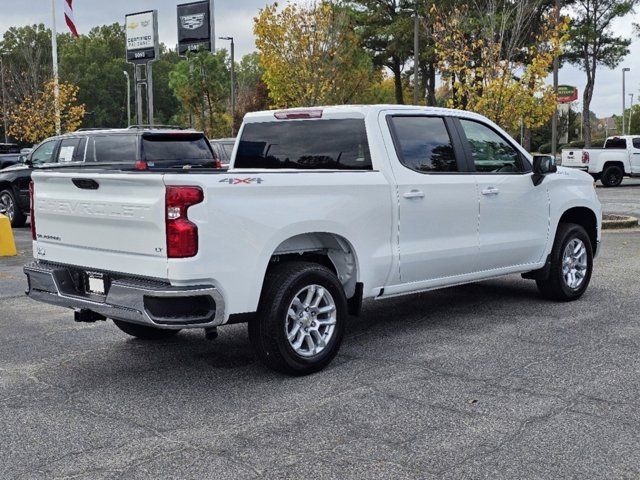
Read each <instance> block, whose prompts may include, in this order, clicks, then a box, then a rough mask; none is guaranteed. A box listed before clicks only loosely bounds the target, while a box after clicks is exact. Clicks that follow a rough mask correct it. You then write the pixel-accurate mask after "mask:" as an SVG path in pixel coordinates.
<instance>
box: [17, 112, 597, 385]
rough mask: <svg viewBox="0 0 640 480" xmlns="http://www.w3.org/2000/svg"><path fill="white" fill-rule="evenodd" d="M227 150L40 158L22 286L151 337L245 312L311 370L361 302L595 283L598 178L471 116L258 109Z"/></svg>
mask: <svg viewBox="0 0 640 480" xmlns="http://www.w3.org/2000/svg"><path fill="white" fill-rule="evenodd" d="M232 157H233V158H232V160H231V167H230V169H229V170H228V171H226V172H220V171H215V170H207V169H197V168H184V169H179V170H175V169H173V170H167V171H158V170H157V169H156V170H154V171H123V172H116V173H114V172H106V171H100V170H87V169H86V168H85V169H78V170H76V171H69V170H65V171H47V172H38V173H35V174H34V175H33V185H32V187H33V188H32V192H33V198H32V202H31V204H32V207H33V212H32V214H31V219H32V225H33V238H34V243H33V253H34V256H35V262H34V263H32V264H30V265H27V266H25V269H24V271H25V273H26V275H27V276H28V280H29V289H28V292H27V294H28V295H29V296H30V297H31V298H33V299H35V300H39V301H42V302H47V303H51V304H55V305H61V306H65V307H69V308H72V309H75V311H76V312H75V317H76V320H78V321H95V320H104V319H105V318H110V319H112V320H113V321H114V322H115V324H116V325H117V326H118V327H119V328H120V329H121V330H123V331H124V332H126V333H128V334H130V335H133V336H136V337H139V338H145V339H161V338H166V337H169V336H171V335H174V334H175V333H176V332H178V331H179V330H180V329H186V328H203V329H205V330H207V331H209V332H211V333H213V332H212V329H214V328H215V327H218V326H220V325H223V324H229V323H237V322H248V329H249V338H250V340H251V342H252V345H253V347H254V349H255V351H256V354H257V356H258V357H259V358H260V359H261V360H262V361H263V362H264V363H266V364H267V365H268V366H270V367H272V368H274V369H276V370H279V371H282V372H286V373H290V374H306V373H310V372H314V371H317V370H319V369H321V368H323V367H324V366H325V365H327V364H328V363H329V362H330V361H331V359H332V358H333V357H334V356H335V355H336V353H337V351H338V348H339V346H340V343H341V341H342V337H343V333H344V329H345V323H346V321H347V318H348V315H349V314H354V315H355V314H358V313H359V311H360V306H361V304H362V300H363V299H369V298H373V299H377V300H382V299H386V298H389V297H394V296H398V295H405V294H409V293H415V292H423V291H426V290H432V289H436V288H441V287H447V286H451V285H459V284H463V283H468V282H475V281H478V280H483V279H487V278H492V277H497V276H500V275H506V274H518V273H519V274H523V276H524V277H525V278H530V279H534V280H536V282H537V285H538V287H539V289H540V291H541V292H542V294H543V295H544V296H546V297H548V298H551V299H555V300H560V301H568V300H574V299H577V298H579V297H580V296H581V295H582V294H583V293H584V292H585V290H586V288H587V286H588V284H589V280H590V277H591V272H592V266H593V257H594V256H595V254H596V252H597V249H598V245H599V241H600V227H601V209H600V203H599V202H598V199H597V197H596V194H595V191H594V188H593V180H592V178H591V177H590V176H589V175H587V174H586V173H584V172H580V171H576V170H571V169H565V168H561V167H560V168H557V167H556V166H555V163H554V161H553V159H552V158H551V157H548V156H541V157H536V158H533V159H532V158H531V156H530V155H529V154H528V153H527V152H526V151H524V150H523V149H522V148H521V147H520V146H519V145H518V144H517V143H516V142H515V141H513V140H512V139H511V138H510V137H509V136H508V135H507V134H506V133H505V132H504V131H503V130H501V129H500V128H499V127H498V126H496V125H495V124H493V123H492V122H490V121H488V120H487V119H485V118H484V117H482V116H479V115H476V114H472V113H467V112H462V111H455V110H446V109H436V108H424V107H409V106H395V105H390V106H343V107H325V108H315V109H298V110H283V111H275V112H274V111H267V112H260V113H252V114H249V115H247V116H246V118H245V121H244V124H243V126H242V128H241V130H240V132H239V136H238V140H237V142H236V145H235V147H234V151H233V156H232ZM532 160H533V162H532ZM407 301H410V300H407Z"/></svg>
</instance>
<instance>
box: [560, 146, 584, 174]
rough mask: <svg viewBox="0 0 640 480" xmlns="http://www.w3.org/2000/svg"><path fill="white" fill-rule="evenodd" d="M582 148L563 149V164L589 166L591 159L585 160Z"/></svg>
mask: <svg viewBox="0 0 640 480" xmlns="http://www.w3.org/2000/svg"><path fill="white" fill-rule="evenodd" d="M582 152H583V150H582V149H578V150H568V149H565V150H562V166H563V167H572V168H583V169H585V170H586V169H587V168H589V161H588V160H587V161H585V162H583V158H582Z"/></svg>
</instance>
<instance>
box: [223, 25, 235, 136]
mask: <svg viewBox="0 0 640 480" xmlns="http://www.w3.org/2000/svg"><path fill="white" fill-rule="evenodd" d="M220 40H229V41H230V42H231V136H233V135H234V134H235V129H234V126H233V124H234V121H235V116H236V74H235V70H236V59H235V44H234V42H233V37H220Z"/></svg>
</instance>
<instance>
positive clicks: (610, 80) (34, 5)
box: [0, 0, 640, 117]
mask: <svg viewBox="0 0 640 480" xmlns="http://www.w3.org/2000/svg"><path fill="white" fill-rule="evenodd" d="M52 1H54V2H55V4H56V7H57V9H56V11H57V13H56V16H57V19H56V20H57V21H56V24H57V28H58V31H59V32H64V31H67V26H66V25H65V23H64V17H63V13H62V12H63V0H22V1H18V2H16V1H15V0H0V35H2V34H3V33H4V31H5V30H6V29H8V28H9V27H11V26H22V25H29V24H33V23H45V24H46V25H50V23H51V2H52ZM188 1H190V0H155V1H153V0H74V1H73V5H74V15H75V20H76V26H77V28H78V31H79V33H86V32H88V31H89V30H90V29H91V28H92V27H94V26H97V25H102V24H111V23H114V22H120V23H124V16H125V14H127V13H134V12H139V11H143V10H151V9H157V10H158V24H159V25H158V27H159V36H160V41H161V42H163V43H165V44H167V45H168V46H171V47H175V44H176V42H177V32H176V29H177V27H176V25H177V19H176V5H177V4H178V3H187V2H188ZM285 1H286V0H281V1H280V3H285ZM292 1H293V2H295V3H307V1H308V0H292ZM267 3H271V2H270V1H269V2H268V1H267V0H216V1H215V19H216V36H233V37H234V39H235V43H236V54H237V58H240V57H241V56H242V55H244V54H246V53H249V52H251V51H253V50H254V48H255V45H254V38H253V32H252V28H253V22H252V19H253V17H254V16H255V15H256V13H257V12H258V10H259V9H260V8H261V7H263V6H265V5H266V4H267ZM639 12H640V9H639ZM634 22H635V23H640V13H636V14H634V15H629V16H627V17H626V18H624V19H621V20H618V21H617V22H616V23H615V25H613V29H614V31H616V32H617V33H619V34H620V35H623V36H627V37H634V35H633V23H634ZM227 45H228V42H223V41H220V40H218V42H217V46H218V47H219V48H220V47H227ZM623 66H625V67H629V68H631V71H630V72H628V73H627V94H628V93H633V94H635V99H637V100H638V101H640V38H638V37H634V40H633V43H632V45H631V51H630V53H629V55H627V57H626V58H625V60H624V61H623V63H622V64H621V65H620V66H619V67H618V68H616V69H615V70H609V69H607V68H606V67H599V69H598V72H597V74H596V87H595V94H594V99H593V101H592V103H591V109H592V110H593V111H594V112H595V113H596V114H597V115H598V116H599V117H604V116H610V115H613V114H620V112H621V110H622V72H621V69H622V67H623ZM559 79H560V84H567V85H574V86H576V87H578V89H579V93H580V95H581V92H582V89H583V87H584V84H585V80H584V73H583V72H582V71H580V70H578V69H577V68H576V67H573V66H571V65H567V66H565V67H563V68H562V69H561V71H560V76H559ZM549 82H551V79H550V78H549ZM626 100H627V106H628V105H629V97H628V96H627V99H626ZM635 101H636V100H634V102H635ZM579 105H580V104H579V103H578V105H577V106H579Z"/></svg>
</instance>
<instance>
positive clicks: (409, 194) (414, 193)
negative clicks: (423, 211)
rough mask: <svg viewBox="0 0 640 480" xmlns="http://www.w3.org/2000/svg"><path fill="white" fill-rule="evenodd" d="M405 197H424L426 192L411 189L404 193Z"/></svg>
mask: <svg viewBox="0 0 640 480" xmlns="http://www.w3.org/2000/svg"><path fill="white" fill-rule="evenodd" d="M402 196H403V197H404V198H424V192H423V191H422V190H411V191H409V192H405V193H403V194H402Z"/></svg>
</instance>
